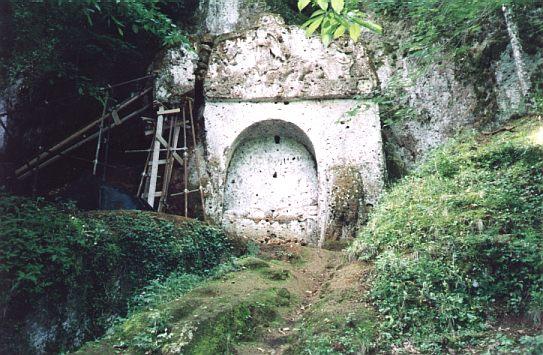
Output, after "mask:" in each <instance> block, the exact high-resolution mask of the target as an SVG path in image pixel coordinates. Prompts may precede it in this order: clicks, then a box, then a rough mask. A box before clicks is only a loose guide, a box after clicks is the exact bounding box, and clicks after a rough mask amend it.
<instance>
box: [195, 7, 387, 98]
mask: <svg viewBox="0 0 543 355" xmlns="http://www.w3.org/2000/svg"><path fill="white" fill-rule="evenodd" d="M228 38H229V39H226V40H224V41H222V42H220V43H218V44H217V45H216V48H215V50H214V51H213V54H212V56H211V59H210V64H209V71H208V75H207V78H206V84H205V85H206V95H207V97H208V98H213V99H240V100H266V99H267V100H270V99H275V98H281V99H288V98H304V99H312V98H313V99H322V98H352V97H353V96H357V95H362V96H368V95H371V94H372V93H373V91H374V89H375V88H376V86H377V77H376V75H375V73H374V72H373V70H372V68H371V65H370V62H369V60H368V58H367V56H366V51H365V49H364V47H363V46H362V45H361V44H355V43H353V42H352V41H350V40H342V41H337V42H334V43H332V44H331V45H330V46H329V47H328V48H326V47H324V45H323V44H322V41H321V40H320V38H319V37H317V36H313V37H311V38H307V37H306V35H305V33H304V31H303V30H302V29H300V28H298V27H296V26H285V24H284V21H283V20H282V19H281V18H280V17H278V16H275V15H264V16H262V17H261V18H260V20H259V21H258V22H257V26H256V28H253V29H249V30H246V31H243V32H239V33H237V34H233V35H231V36H229V37H228Z"/></svg>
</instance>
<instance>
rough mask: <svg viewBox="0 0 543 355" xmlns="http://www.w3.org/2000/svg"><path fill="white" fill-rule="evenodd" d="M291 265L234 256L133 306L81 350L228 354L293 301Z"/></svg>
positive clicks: (95, 351)
mask: <svg viewBox="0 0 543 355" xmlns="http://www.w3.org/2000/svg"><path fill="white" fill-rule="evenodd" d="M290 267H291V266H290V265H289V264H288V263H286V262H277V261H273V262H268V261H264V260H262V259H259V258H256V257H247V258H241V259H237V260H235V261H234V262H233V263H231V264H230V266H229V268H223V269H222V270H218V271H217V272H216V273H215V276H214V277H213V278H212V279H208V280H207V281H206V282H204V283H201V284H200V285H198V286H197V287H196V288H194V289H192V290H191V291H190V292H188V293H186V294H184V295H182V296H179V297H168V299H165V298H160V299H159V300H158V302H152V303H150V304H148V305H147V306H144V307H138V308H135V309H134V310H133V311H132V312H131V313H130V314H129V315H128V317H126V318H125V319H121V320H119V321H118V322H117V324H115V325H114V326H113V327H112V328H111V329H110V330H109V331H108V333H107V334H106V336H104V337H103V338H102V339H100V340H98V341H95V342H91V343H88V344H86V345H85V346H84V347H83V348H82V349H81V350H80V351H79V353H82V354H114V353H116V351H119V350H122V351H123V352H124V353H129V354H144V353H145V354H148V353H167V354H169V353H176V354H177V353H183V354H222V353H232V352H233V351H234V348H235V345H236V344H237V343H239V342H246V341H251V340H254V339H255V338H256V337H257V336H258V335H259V334H260V333H261V331H262V329H263V328H264V327H266V326H267V325H269V324H270V323H271V322H273V321H274V320H276V319H277V318H278V317H279V315H280V313H281V311H282V310H285V309H287V308H288V307H289V306H290V305H291V304H293V303H295V302H296V295H295V294H293V293H292V292H291V291H289V288H290V286H289V285H290V282H291V281H292V280H291V277H290V271H289V269H290ZM231 271H236V272H231ZM276 275H281V277H279V278H278V277H275V276H276Z"/></svg>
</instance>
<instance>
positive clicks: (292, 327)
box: [236, 248, 364, 355]
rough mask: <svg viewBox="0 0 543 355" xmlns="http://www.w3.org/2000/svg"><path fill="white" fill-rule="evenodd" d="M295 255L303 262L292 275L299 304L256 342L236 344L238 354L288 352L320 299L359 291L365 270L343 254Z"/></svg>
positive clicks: (305, 250) (308, 252)
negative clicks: (346, 291)
mask: <svg viewBox="0 0 543 355" xmlns="http://www.w3.org/2000/svg"><path fill="white" fill-rule="evenodd" d="M295 252H297V253H300V255H301V257H302V258H303V260H304V261H305V262H304V264H303V265H301V266H300V267H295V268H293V270H292V272H291V273H292V278H293V279H294V280H295V283H294V284H293V286H291V287H290V291H291V292H293V293H295V294H296V295H297V296H298V297H299V300H300V301H299V302H298V303H297V304H296V305H295V306H294V307H293V308H292V309H290V310H289V311H288V312H287V313H285V314H282V315H281V319H280V320H279V321H278V322H275V323H274V324H272V325H271V326H270V327H269V328H267V329H265V330H264V332H263V334H262V335H261V337H260V338H259V339H258V340H257V341H255V342H251V343H242V344H240V345H238V346H237V347H236V353H237V354H240V355H249V354H274V355H276V354H285V353H288V350H289V349H291V346H292V341H293V339H294V338H296V335H297V333H298V332H300V330H301V329H300V328H301V327H303V324H302V323H303V321H304V320H305V318H306V316H307V314H308V313H314V311H313V308H314V307H315V305H316V304H318V303H319V301H320V303H323V302H322V300H325V299H326V298H327V297H329V296H330V295H332V294H335V293H337V292H338V290H339V291H341V292H343V291H345V290H347V289H349V290H352V291H359V290H360V285H361V282H360V278H361V277H362V274H363V271H364V270H363V268H361V267H360V264H358V263H354V264H353V263H349V262H348V261H347V258H346V256H345V255H344V254H343V253H341V252H334V251H328V250H324V249H316V248H300V250H297V251H295Z"/></svg>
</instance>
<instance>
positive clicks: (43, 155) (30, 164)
mask: <svg viewBox="0 0 543 355" xmlns="http://www.w3.org/2000/svg"><path fill="white" fill-rule="evenodd" d="M151 90H152V88H147V89H145V90H143V91H142V92H140V93H139V94H138V95H136V96H134V97H131V98H129V99H128V100H126V101H124V102H122V103H121V104H119V106H117V110H121V109H123V108H125V107H126V106H128V105H130V104H131V103H132V102H134V101H136V100H137V99H139V98H140V97H142V96H143V95H145V94H147V93H148V92H149V91H151ZM110 115H111V114H110V113H108V114H107V115H105V116H102V117H100V118H99V119H97V120H96V121H93V122H91V123H89V124H88V125H86V126H85V127H83V128H81V129H80V130H79V131H77V132H75V133H73V134H72V135H70V136H69V137H68V138H65V139H64V140H62V141H60V142H59V143H57V144H55V145H54V146H53V147H51V148H49V149H47V150H46V151H44V152H43V153H41V154H39V155H37V156H36V157H35V158H33V159H32V160H30V161H29V162H27V163H25V164H24V165H22V166H21V167H19V168H18V169H17V170H15V175H20V174H22V173H24V172H25V171H27V170H29V169H30V168H32V167H33V166H34V165H36V164H38V163H41V162H42V161H44V160H46V159H47V158H48V157H49V155H51V154H53V153H54V152H56V151H58V150H60V149H62V148H63V147H64V146H66V145H67V144H69V143H71V142H72V141H73V140H75V139H76V138H79V137H80V136H82V135H83V134H85V133H86V132H88V131H89V130H90V129H92V128H94V126H96V125H97V124H99V123H100V122H101V121H102V120H105V119H106V118H107V117H109V116H110Z"/></svg>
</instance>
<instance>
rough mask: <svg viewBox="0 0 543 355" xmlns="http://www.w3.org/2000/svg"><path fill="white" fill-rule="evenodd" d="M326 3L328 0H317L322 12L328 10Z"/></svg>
mask: <svg viewBox="0 0 543 355" xmlns="http://www.w3.org/2000/svg"><path fill="white" fill-rule="evenodd" d="M328 1H329V0H317V4H318V5H319V7H320V8H321V9H323V10H328Z"/></svg>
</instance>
